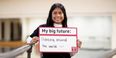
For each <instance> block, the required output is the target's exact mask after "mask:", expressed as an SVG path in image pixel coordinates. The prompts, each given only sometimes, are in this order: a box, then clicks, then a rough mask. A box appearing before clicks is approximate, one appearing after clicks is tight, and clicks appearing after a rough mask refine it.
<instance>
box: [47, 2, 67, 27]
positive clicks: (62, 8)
mask: <svg viewBox="0 0 116 58" xmlns="http://www.w3.org/2000/svg"><path fill="white" fill-rule="evenodd" d="M55 8H60V9H61V10H62V12H63V14H64V20H63V21H62V25H63V27H67V15H66V10H65V8H64V6H63V5H62V4H60V3H55V4H53V5H52V7H51V9H50V11H49V15H48V18H47V22H46V25H47V26H49V27H53V23H54V22H53V20H52V12H53V10H54V9H55Z"/></svg>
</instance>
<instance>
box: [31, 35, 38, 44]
mask: <svg viewBox="0 0 116 58" xmlns="http://www.w3.org/2000/svg"><path fill="white" fill-rule="evenodd" d="M38 41H39V37H37V36H35V37H33V38H32V40H31V43H37V42H38Z"/></svg>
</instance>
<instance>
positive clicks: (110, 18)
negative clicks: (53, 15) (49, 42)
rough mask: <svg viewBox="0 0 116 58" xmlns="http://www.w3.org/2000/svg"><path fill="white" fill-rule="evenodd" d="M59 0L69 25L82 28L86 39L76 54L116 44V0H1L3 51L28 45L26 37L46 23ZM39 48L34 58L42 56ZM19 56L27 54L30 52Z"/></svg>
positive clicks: (92, 57) (91, 57)
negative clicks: (52, 8) (63, 7)
mask: <svg viewBox="0 0 116 58" xmlns="http://www.w3.org/2000/svg"><path fill="white" fill-rule="evenodd" d="M56 2H58V3H62V4H63V5H64V6H65V8H66V12H67V17H68V26H69V27H77V28H78V39H79V40H81V41H82V43H83V44H82V48H81V49H79V52H78V53H77V54H76V55H75V56H73V57H72V58H85V57H86V58H96V57H97V56H99V55H101V54H103V53H104V52H106V51H108V50H111V49H115V48H116V42H115V41H116V36H115V35H116V0H0V53H4V52H8V51H12V50H13V49H16V48H18V47H20V46H22V45H24V42H25V41H26V38H27V37H28V36H29V35H30V34H31V33H32V32H33V31H34V30H35V29H36V28H37V27H38V26H39V25H40V24H44V23H46V19H47V17H48V12H49V10H50V7H51V5H52V4H53V3H56ZM36 49H37V48H36V47H34V48H33V52H32V57H34V58H38V57H39V56H40V55H39V54H38V51H37V50H36ZM16 58H26V53H24V54H21V55H20V56H17V57H16ZM113 58H116V56H113Z"/></svg>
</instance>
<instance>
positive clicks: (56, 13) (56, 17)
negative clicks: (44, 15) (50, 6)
mask: <svg viewBox="0 0 116 58" xmlns="http://www.w3.org/2000/svg"><path fill="white" fill-rule="evenodd" d="M52 20H53V22H54V23H57V24H61V23H62V21H63V20H64V14H63V12H62V10H61V9H60V8H55V9H54V10H53V12H52Z"/></svg>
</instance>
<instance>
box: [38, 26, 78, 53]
mask: <svg viewBox="0 0 116 58" xmlns="http://www.w3.org/2000/svg"><path fill="white" fill-rule="evenodd" d="M39 39H40V40H39V41H40V52H72V51H74V50H75V51H76V49H77V44H76V43H77V28H51V27H40V28H39Z"/></svg>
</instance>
